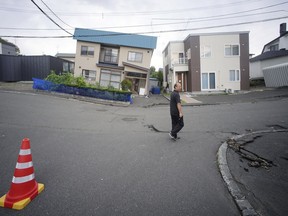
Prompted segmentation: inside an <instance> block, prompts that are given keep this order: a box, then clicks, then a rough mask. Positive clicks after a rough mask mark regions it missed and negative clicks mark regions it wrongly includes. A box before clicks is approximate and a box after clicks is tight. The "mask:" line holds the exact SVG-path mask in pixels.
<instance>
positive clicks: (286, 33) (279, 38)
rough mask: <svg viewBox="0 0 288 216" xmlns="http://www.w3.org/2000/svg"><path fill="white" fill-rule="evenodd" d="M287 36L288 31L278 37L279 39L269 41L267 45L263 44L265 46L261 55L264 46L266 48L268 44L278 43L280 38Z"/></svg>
mask: <svg viewBox="0 0 288 216" xmlns="http://www.w3.org/2000/svg"><path fill="white" fill-rule="evenodd" d="M287 34H288V31H286V32H285V33H284V34H282V35H280V36H279V37H277V38H275V39H274V40H272V41H270V42H269V43H267V44H265V45H264V46H263V49H262V53H263V52H264V50H265V47H266V46H268V45H269V44H272V43H274V42H276V41H278V40H279V39H280V38H281V37H284V36H286V35H287Z"/></svg>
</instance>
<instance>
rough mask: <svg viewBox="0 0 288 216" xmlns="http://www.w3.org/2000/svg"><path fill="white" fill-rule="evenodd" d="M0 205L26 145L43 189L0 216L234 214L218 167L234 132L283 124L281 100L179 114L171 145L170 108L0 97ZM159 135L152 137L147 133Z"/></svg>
mask: <svg viewBox="0 0 288 216" xmlns="http://www.w3.org/2000/svg"><path fill="white" fill-rule="evenodd" d="M0 102H1V105H0V146H1V151H0V164H1V166H0V196H2V195H4V194H5V193H7V191H8V190H9V186H10V183H11V180H12V176H13V173H14V169H15V165H16V161H17V157H18V153H19V149H20V145H21V140H22V139H23V138H24V137H28V138H30V140H31V149H32V157H33V164H34V169H35V175H36V180H37V181H38V182H40V183H44V184H45V190H44V191H43V192H42V193H41V194H40V195H39V196H38V197H37V198H36V199H34V200H33V201H32V202H31V203H30V204H29V205H28V206H27V207H26V208H25V209H23V210H21V211H15V210H11V209H4V208H0V215H1V216H2V215H24V216H25V215H53V216H54V215H85V216H86V215H126V216H129V215H137V216H138V215H145V216H146V215H157V216H158V215H165V216H169V215H193V216H194V215H200V216H201V215H203V216H204V215H205V216H207V215H221V216H225V215H227V216H232V215H239V214H240V213H239V211H238V209H237V207H236V205H235V204H234V202H233V199H232V197H231V196H230V194H229V192H228V190H227V188H226V187H225V184H224V182H223V180H222V178H221V175H220V173H219V171H218V168H217V162H216V161H217V159H216V153H217V151H218V148H219V146H220V145H221V142H223V141H224V140H226V139H227V138H228V137H230V136H231V135H232V134H234V133H239V134H241V133H245V131H246V130H249V129H255V130H258V129H264V128H266V127H267V125H273V124H274V125H275V124H279V123H280V122H282V123H283V116H284V118H285V119H284V120H285V121H286V120H287V114H286V113H287V105H288V101H287V100H280V99H279V100H274V101H263V102H261V101H259V102H257V103H255V102H253V103H249V102H247V103H237V104H226V105H216V106H203V107H188V106H187V107H184V108H183V110H184V122H185V127H184V128H183V130H182V132H181V133H180V134H179V135H180V137H181V139H180V140H178V141H177V142H174V141H172V140H170V139H169V137H168V134H167V133H168V131H169V130H170V124H171V123H170V117H169V107H168V106H167V105H165V106H155V107H151V108H139V107H138V108H137V107H114V106H104V105H97V104H93V103H86V102H81V101H77V100H71V99H63V98H57V97H52V96H49V95H38V94H33V93H16V92H14V93H9V92H1V91H0ZM151 126H153V127H154V128H156V129H157V130H158V132H156V131H155V130H153V129H151Z"/></svg>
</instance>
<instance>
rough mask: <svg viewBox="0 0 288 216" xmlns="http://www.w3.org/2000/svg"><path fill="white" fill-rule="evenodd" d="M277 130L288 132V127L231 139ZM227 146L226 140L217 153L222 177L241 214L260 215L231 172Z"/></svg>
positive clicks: (248, 215)
mask: <svg viewBox="0 0 288 216" xmlns="http://www.w3.org/2000/svg"><path fill="white" fill-rule="evenodd" d="M276 132H288V129H279V130H274V129H273V130H263V131H255V132H252V133H247V134H242V135H237V136H234V137H232V138H231V139H234V140H238V139H240V138H243V137H245V136H250V135H254V134H261V133H276ZM227 148H228V144H227V142H224V143H222V145H221V146H220V148H219V150H218V153H217V161H218V166H219V170H220V173H221V175H222V178H223V180H224V182H225V184H226V185H227V187H228V190H229V192H230V194H231V195H232V197H233V199H234V201H235V203H236V205H237V207H238V208H239V210H240V212H241V215H243V216H255V215H258V213H257V212H256V211H255V209H254V208H253V207H252V205H251V204H250V202H249V201H248V200H247V199H246V197H245V195H244V194H243V192H242V191H241V190H240V188H239V187H238V185H237V182H236V180H235V179H234V178H233V176H232V174H231V172H230V169H229V166H228V163H227Z"/></svg>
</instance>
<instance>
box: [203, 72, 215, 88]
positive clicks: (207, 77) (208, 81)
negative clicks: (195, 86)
mask: <svg viewBox="0 0 288 216" xmlns="http://www.w3.org/2000/svg"><path fill="white" fill-rule="evenodd" d="M201 87H202V89H203V90H213V89H216V76H215V73H214V72H209V73H202V74H201Z"/></svg>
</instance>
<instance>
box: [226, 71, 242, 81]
mask: <svg viewBox="0 0 288 216" xmlns="http://www.w3.org/2000/svg"><path fill="white" fill-rule="evenodd" d="M229 81H232V82H236V81H240V71H239V70H229Z"/></svg>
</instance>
